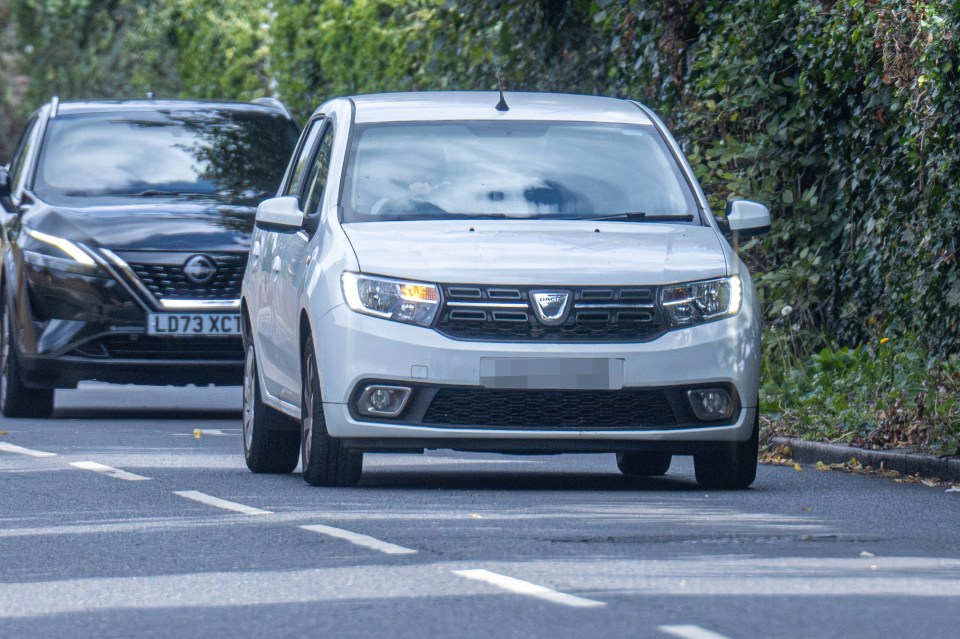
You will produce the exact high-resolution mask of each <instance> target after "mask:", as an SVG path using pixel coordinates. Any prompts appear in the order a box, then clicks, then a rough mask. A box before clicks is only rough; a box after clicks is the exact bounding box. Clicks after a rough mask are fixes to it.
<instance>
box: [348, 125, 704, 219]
mask: <svg viewBox="0 0 960 639" xmlns="http://www.w3.org/2000/svg"><path fill="white" fill-rule="evenodd" d="M342 203H343V206H344V221H345V222H371V221H381V220H423V219H437V218H440V219H443V218H456V217H506V218H525V219H529V218H567V219H577V218H596V217H602V216H614V215H620V214H625V213H630V214H646V215H648V216H650V217H655V218H664V219H666V218H671V217H674V216H675V217H676V219H677V220H678V221H680V220H683V221H693V223H698V222H696V220H698V217H697V216H696V215H694V213H695V212H696V210H697V209H696V204H695V202H694V199H693V196H692V194H691V192H690V189H689V187H688V185H687V183H686V181H685V180H684V178H683V175H682V174H681V173H680V169H679V167H678V165H677V162H676V161H675V160H674V158H673V157H672V156H671V154H670V153H669V151H668V149H667V147H666V146H665V144H664V142H663V139H662V138H661V136H660V135H659V133H658V132H657V131H656V129H654V128H653V127H652V126H645V125H625V124H598V123H581V122H549V123H543V122H441V123H435V122H431V123H421V122H415V123H402V124H400V123H389V124H366V125H360V126H358V128H357V131H356V134H355V135H354V136H353V141H352V148H351V151H350V158H349V161H348V164H347V168H346V175H345V192H344V197H343V202H342Z"/></svg>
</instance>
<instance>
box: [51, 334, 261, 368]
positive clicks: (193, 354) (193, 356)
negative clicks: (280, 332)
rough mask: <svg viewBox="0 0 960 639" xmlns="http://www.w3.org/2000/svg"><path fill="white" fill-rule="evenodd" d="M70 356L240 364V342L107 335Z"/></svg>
mask: <svg viewBox="0 0 960 639" xmlns="http://www.w3.org/2000/svg"><path fill="white" fill-rule="evenodd" d="M69 354H70V355H72V356H74V357H85V358H90V359H113V360H124V359H145V360H198V361H218V362H223V361H236V362H241V361H243V342H242V340H240V339H230V338H223V337H182V338H170V337H151V336H147V335H139V334H138V335H111V336H109V337H104V338H101V339H98V340H95V341H92V342H87V343H86V344H84V345H83V346H81V347H79V348H77V349H75V350H74V351H72V352H71V353H69Z"/></svg>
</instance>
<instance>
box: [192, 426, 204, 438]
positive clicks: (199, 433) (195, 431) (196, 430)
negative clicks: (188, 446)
mask: <svg viewBox="0 0 960 639" xmlns="http://www.w3.org/2000/svg"><path fill="white" fill-rule="evenodd" d="M193 437H194V439H200V438H201V437H203V431H202V430H200V429H199V428H194V429H193Z"/></svg>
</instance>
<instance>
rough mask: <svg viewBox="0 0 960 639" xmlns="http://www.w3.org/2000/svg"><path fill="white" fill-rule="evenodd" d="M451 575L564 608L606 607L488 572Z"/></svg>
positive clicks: (455, 571)
mask: <svg viewBox="0 0 960 639" xmlns="http://www.w3.org/2000/svg"><path fill="white" fill-rule="evenodd" d="M453 574H455V575H460V576H461V577H466V578H467V579H474V580H476V581H483V582H486V583H488V584H491V585H494V586H497V587H498V588H503V589H504V590H509V591H510V592H515V593H517V594H518V595H528V596H530V597H536V598H537V599H543V600H544V601H549V602H552V603H557V604H562V605H564V606H572V607H574V608H597V607H599V606H606V605H607V604H606V603H605V602H603V601H595V600H593V599H584V598H583V597H577V596H576V595H568V594H567V593H565V592H557V591H556V590H551V589H550V588H546V587H544V586H539V585H537V584H532V583H530V582H529V581H523V580H521V579H514V578H513V577H507V576H506V575H501V574H498V573H495V572H490V571H489V570H482V569H480V570H454V571H453Z"/></svg>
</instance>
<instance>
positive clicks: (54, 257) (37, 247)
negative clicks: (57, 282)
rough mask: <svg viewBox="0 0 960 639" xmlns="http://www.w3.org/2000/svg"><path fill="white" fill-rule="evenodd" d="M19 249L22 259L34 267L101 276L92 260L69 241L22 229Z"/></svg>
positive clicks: (26, 228)
mask: <svg viewBox="0 0 960 639" xmlns="http://www.w3.org/2000/svg"><path fill="white" fill-rule="evenodd" d="M23 231H24V235H23V236H21V242H20V248H21V249H23V258H24V260H26V261H27V262H28V263H30V264H32V265H34V266H40V267H46V268H51V269H55V270H59V271H70V272H74V273H83V274H88V275H91V274H101V275H102V273H101V272H100V267H98V266H97V263H96V262H94V261H93V258H92V257H90V255H89V254H88V253H87V252H86V251H84V250H83V249H82V248H80V247H79V246H78V245H76V244H74V243H73V242H71V241H70V240H67V239H64V238H62V237H56V236H55V235H48V234H46V233H42V232H40V231H35V230H34V229H31V228H28V227H23Z"/></svg>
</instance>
